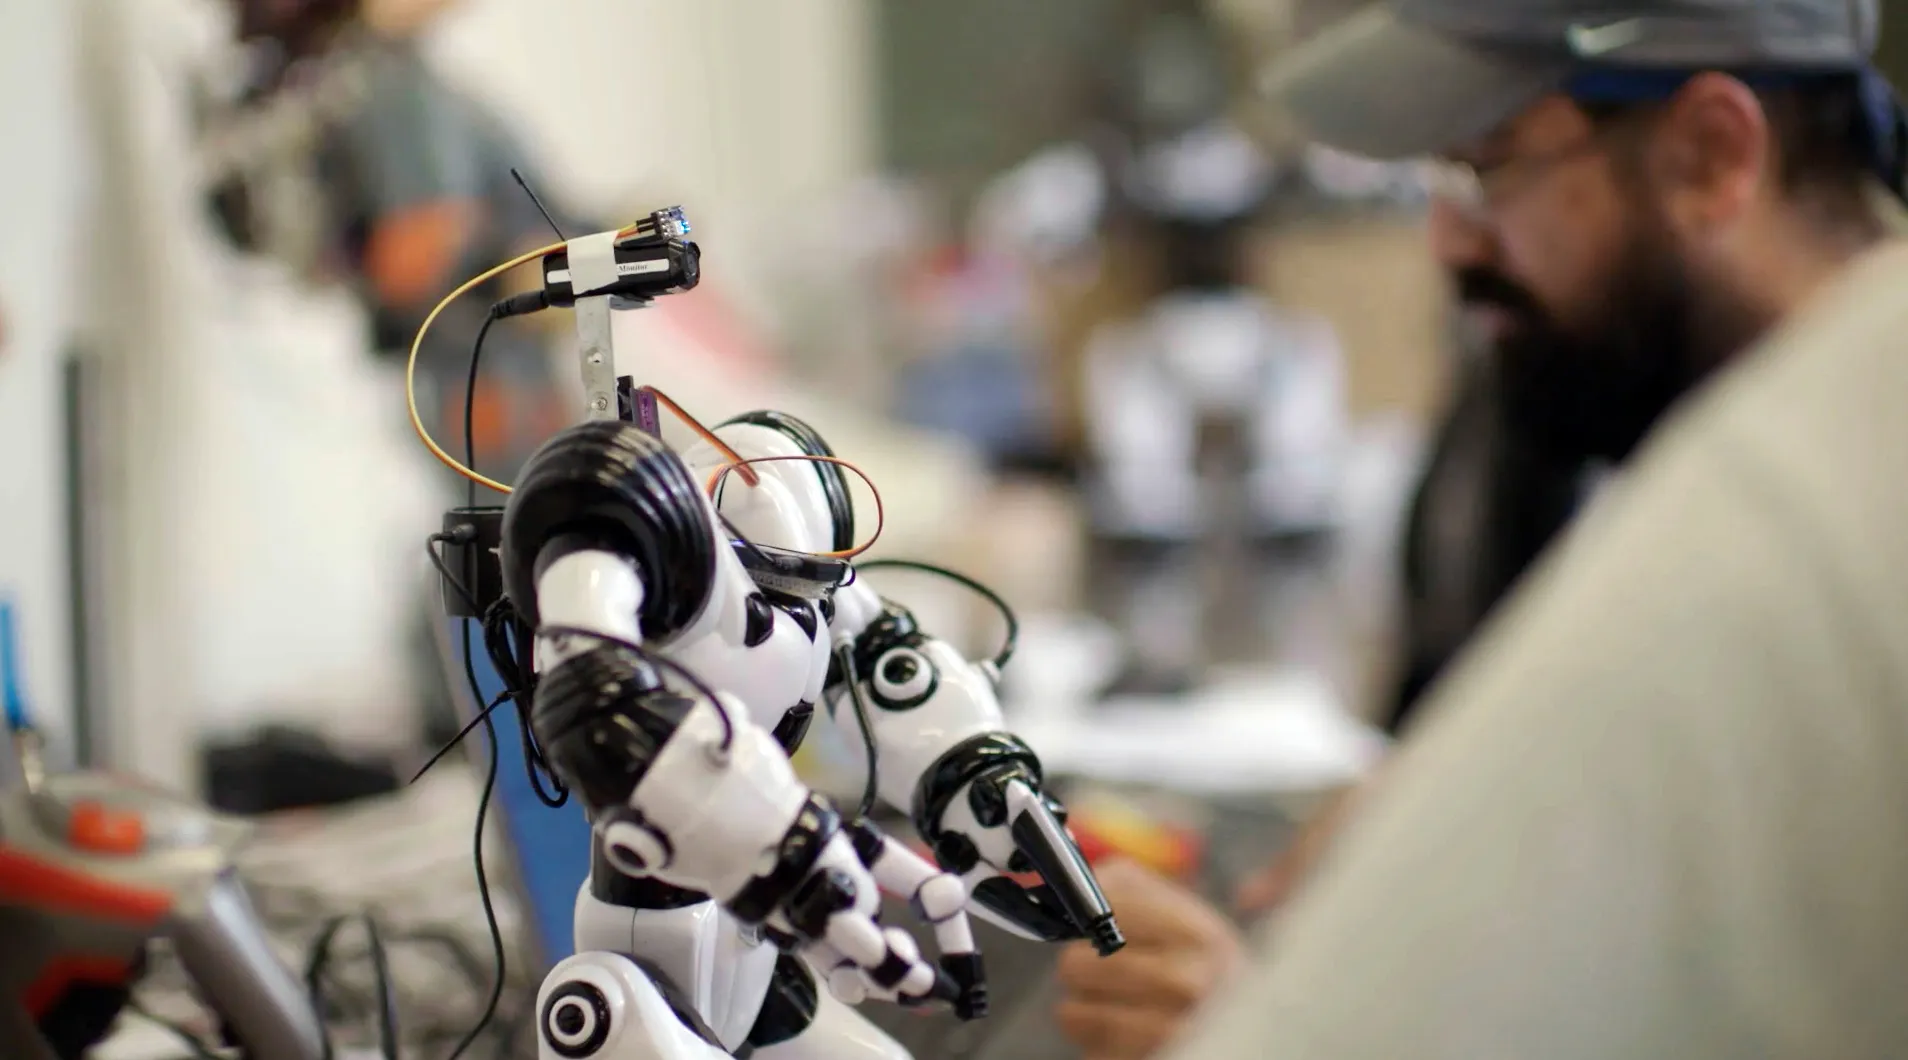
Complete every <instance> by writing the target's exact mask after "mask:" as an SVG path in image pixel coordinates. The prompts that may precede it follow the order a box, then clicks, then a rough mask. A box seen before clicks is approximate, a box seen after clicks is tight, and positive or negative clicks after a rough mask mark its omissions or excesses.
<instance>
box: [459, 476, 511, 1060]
mask: <svg viewBox="0 0 1908 1060" xmlns="http://www.w3.org/2000/svg"><path fill="white" fill-rule="evenodd" d="M473 488H474V487H473ZM462 625H463V627H464V676H465V677H466V678H467V679H468V680H469V681H470V690H471V695H472V696H473V700H472V702H474V703H482V702H483V691H482V688H481V687H480V686H479V685H478V682H477V664H476V662H475V661H473V660H472V658H471V643H470V620H469V619H465V620H464V621H463V622H462ZM503 696H504V694H503V693H499V695H498V697H497V700H496V702H494V703H491V704H490V705H489V706H487V707H484V708H481V709H480V711H479V714H480V716H481V717H482V719H483V724H484V735H485V736H486V737H488V738H489V740H490V764H489V767H488V768H487V769H486V770H485V773H484V790H483V794H481V795H480V796H478V799H477V826H476V828H475V829H474V830H473V831H472V838H471V849H472V853H471V860H472V861H473V862H474V863H475V864H476V866H477V897H478V898H479V899H481V900H482V901H483V903H484V924H485V926H487V927H488V928H489V929H490V950H491V958H492V964H493V965H494V966H495V967H496V969H497V977H496V979H495V980H493V981H492V982H491V984H490V997H489V999H488V1000H486V1001H485V1003H484V1012H483V1015H481V1016H479V1017H478V1018H477V1022H476V1024H475V1025H473V1026H472V1027H471V1028H470V1030H468V1031H466V1032H465V1033H464V1037H463V1038H462V1039H461V1040H459V1041H458V1043H457V1048H455V1049H453V1050H451V1055H450V1060H458V1058H459V1057H461V1056H463V1055H464V1052H465V1051H466V1050H468V1049H469V1048H470V1047H471V1044H472V1043H473V1042H475V1041H476V1040H477V1038H478V1037H479V1036H480V1035H482V1034H483V1033H484V1028H485V1027H487V1026H489V1025H490V1020H491V1017H493V1016H495V1015H496V1014H497V1003H498V1002H499V1001H501V1000H502V999H503V985H504V972H505V963H504V944H503V928H501V927H499V926H498V924H497V907H496V906H495V905H494V904H493V903H492V902H491V900H490V877H489V875H488V874H487V873H486V872H485V871H484V819H485V818H486V817H487V816H488V815H489V812H490V799H491V796H492V794H494V793H495V792H496V790H497V725H496V723H495V722H493V721H492V720H491V718H490V712H491V710H492V709H494V708H495V707H496V706H497V705H498V704H500V703H502V702H503Z"/></svg>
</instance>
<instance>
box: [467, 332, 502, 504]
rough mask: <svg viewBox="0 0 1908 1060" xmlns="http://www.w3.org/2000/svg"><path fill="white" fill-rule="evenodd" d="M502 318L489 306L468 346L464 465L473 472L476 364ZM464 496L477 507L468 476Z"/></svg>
mask: <svg viewBox="0 0 1908 1060" xmlns="http://www.w3.org/2000/svg"><path fill="white" fill-rule="evenodd" d="M501 319H502V314H501V313H500V311H499V309H498V307H497V306H491V307H490V312H488V313H485V314H484V325H483V327H480V328H478V329H477V341H476V342H474V343H472V344H471V347H470V378H469V379H467V380H466V381H465V383H464V466H465V467H467V468H469V469H470V470H471V471H472V472H473V473H474V472H476V470H477V465H476V463H475V461H476V459H477V432H476V426H475V424H476V420H477V366H478V365H479V364H482V363H483V359H484V339H486V338H488V337H489V336H490V325H492V324H495V323H496V322H497V321H499V320H501ZM464 496H465V500H466V502H467V506H468V507H471V508H475V507H477V483H476V482H474V481H472V480H471V479H469V478H466V479H465V480H464Z"/></svg>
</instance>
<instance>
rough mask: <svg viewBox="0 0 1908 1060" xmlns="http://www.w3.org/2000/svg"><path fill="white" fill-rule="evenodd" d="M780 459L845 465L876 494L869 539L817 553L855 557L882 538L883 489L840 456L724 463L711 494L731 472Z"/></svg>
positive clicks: (711, 484)
mask: <svg viewBox="0 0 1908 1060" xmlns="http://www.w3.org/2000/svg"><path fill="white" fill-rule="evenodd" d="M779 460H806V461H808V462H809V463H812V464H836V465H839V466H841V467H845V468H847V469H848V470H850V471H852V472H854V473H855V474H856V475H859V476H860V477H861V481H863V482H865V483H867V484H868V492H869V493H872V494H874V502H875V528H874V533H873V534H872V535H870V536H869V538H868V540H867V541H864V542H862V543H861V544H859V545H857V546H855V547H854V548H844V549H841V550H839V551H836V552H817V553H815V555H818V556H827V557H828V558H830V559H853V558H855V557H856V556H859V555H861V554H862V553H863V552H866V551H868V550H869V549H871V548H873V547H874V543H875V542H876V541H879V540H881V529H882V527H884V526H886V525H887V523H888V517H887V513H886V511H885V510H884V509H883V508H882V506H881V491H880V490H879V489H877V488H876V487H875V484H874V479H871V478H869V477H868V473H867V472H866V471H863V470H861V469H860V468H858V467H856V466H855V465H853V464H851V463H849V462H848V461H846V460H843V459H842V458H840V457H838V456H810V455H809V454H807V453H802V454H800V455H791V456H757V457H751V458H750V459H747V460H738V461H736V462H735V463H733V464H724V465H722V466H721V467H719V468H716V471H715V474H713V475H710V476H709V486H708V489H709V495H710V496H711V497H713V496H715V492H716V490H717V489H718V488H720V487H721V485H722V480H723V478H725V477H726V476H727V475H728V474H729V472H731V471H740V472H743V473H744V474H747V473H748V470H749V467H748V465H750V464H769V463H774V462H776V461H779Z"/></svg>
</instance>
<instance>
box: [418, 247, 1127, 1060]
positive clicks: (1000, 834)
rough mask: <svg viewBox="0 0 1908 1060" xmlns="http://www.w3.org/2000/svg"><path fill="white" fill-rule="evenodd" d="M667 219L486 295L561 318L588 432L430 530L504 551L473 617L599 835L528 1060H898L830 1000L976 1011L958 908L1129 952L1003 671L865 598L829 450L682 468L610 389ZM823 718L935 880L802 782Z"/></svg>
mask: <svg viewBox="0 0 1908 1060" xmlns="http://www.w3.org/2000/svg"><path fill="white" fill-rule="evenodd" d="M686 232H687V226H686V224H684V223H683V221H682V218H681V215H680V212H679V211H660V212H658V213H657V214H654V215H651V217H650V218H649V219H648V221H646V222H643V223H639V224H638V225H635V226H631V227H630V228H627V229H623V230H621V231H619V232H611V233H601V234H598V235H593V236H587V237H583V238H581V239H574V240H570V241H568V242H567V243H565V244H562V245H561V246H557V247H552V248H549V250H548V252H547V253H545V254H544V255H543V259H542V260H543V275H544V279H545V283H544V286H543V289H542V291H540V292H534V293H532V294H531V295H529V296H518V298H516V299H511V300H509V301H508V302H507V303H500V304H499V308H498V309H497V310H496V312H498V313H500V314H503V313H509V312H529V311H536V310H539V309H542V308H545V307H547V306H574V308H575V310H576V314H577V326H578V330H579V335H580V338H581V350H582V360H583V382H584V391H585V401H586V407H587V408H588V409H589V418H588V419H587V420H586V421H585V422H583V423H581V424H579V425H577V426H574V427H571V428H568V429H566V430H564V431H562V432H560V433H558V434H557V435H556V436H555V437H554V438H552V439H551V440H550V441H549V442H548V443H547V444H545V445H544V446H543V447H542V448H541V449H540V450H538V451H537V453H536V454H534V455H533V456H532V457H531V459H530V460H529V462H528V463H527V464H526V465H525V467H524V469H523V472H522V474H521V475H520V477H519V479H518V481H517V483H516V485H515V486H514V487H502V484H500V483H488V484H490V485H492V486H495V487H499V488H504V489H508V490H510V498H509V503H508V505H507V506H506V507H505V508H504V509H503V510H502V512H501V513H499V514H497V515H495V517H494V518H493V517H491V516H488V515H484V514H482V513H480V512H479V511H478V510H474V509H465V510H460V511H454V512H452V513H451V514H450V515H449V516H447V519H446V527H447V529H446V535H447V536H448V537H449V538H450V539H451V540H452V542H453V543H455V544H457V545H459V546H461V549H460V551H459V552H458V553H457V554H458V555H459V556H463V557H469V556H471V555H479V556H481V555H483V554H486V553H489V552H491V551H492V550H494V552H495V555H496V556H497V559H498V561H499V565H500V568H501V569H500V570H499V571H497V577H496V582H497V585H498V587H499V588H500V589H501V594H500V596H501V601H504V602H489V601H479V600H476V599H472V600H471V601H470V603H471V604H472V605H481V606H483V607H484V608H485V610H486V611H488V612H489V613H490V615H491V617H492V618H493V619H495V618H496V617H497V616H498V615H500V614H501V615H507V616H508V617H507V618H505V619H504V620H503V621H502V622H501V623H498V622H492V623H487V625H488V626H490V627H491V628H493V629H504V630H505V632H506V633H507V636H505V637H502V638H500V639H502V640H506V641H508V643H509V645H510V648H509V652H510V654H511V655H512V657H513V659H516V660H527V661H528V665H527V666H524V667H523V670H525V671H528V672H530V673H532V674H533V675H534V676H533V678H532V684H533V687H532V688H530V689H525V690H524V691H525V692H526V693H527V698H528V700H529V703H528V707H529V710H530V718H531V722H530V724H531V728H532V729H533V731H534V734H535V740H536V743H537V744H538V746H539V747H540V754H541V756H542V757H543V758H545V759H546V760H547V761H548V763H549V765H550V768H551V771H552V772H553V774H554V775H555V776H556V778H557V779H558V780H559V781H560V782H561V783H563V784H564V785H566V786H567V788H568V790H570V791H571V792H574V793H575V794H576V795H577V796H578V797H579V801H580V802H581V803H582V805H583V809H584V811H585V812H586V813H587V814H588V815H589V818H590V821H591V824H592V862H591V870H590V876H589V879H588V880H587V881H586V883H585V884H584V886H583V887H582V889H581V890H580V892H579V894H578V897H577V905H576V917H575V932H576V948H577V951H578V952H577V953H576V955H574V956H572V957H570V958H568V959H566V960H564V961H562V962H561V963H559V964H558V965H557V966H556V967H555V968H554V969H553V970H552V971H551V972H550V973H549V975H548V977H547V978H546V979H545V981H544V983H543V986H542V989H541V992H540V994H539V998H538V1006H537V1014H538V1020H539V1034H540V1042H541V1046H540V1049H541V1052H540V1055H541V1057H543V1058H544V1060H581V1058H603V1060H623V1058H633V1057H645V1058H647V1057H667V1058H671V1060H677V1058H689V1057H718V1056H725V1055H726V1056H741V1055H754V1056H757V1057H765V1058H776V1060H780V1058H807V1057H817V1058H819V1057H831V1058H833V1057H862V1056H866V1057H896V1058H899V1057H903V1056H905V1055H906V1054H905V1053H904V1052H903V1051H902V1050H901V1048H900V1047H899V1046H898V1045H897V1044H895V1043H894V1042H893V1041H892V1040H891V1039H889V1038H887V1036H886V1035H884V1034H882V1033H881V1032H880V1031H878V1030H876V1029H875V1028H874V1027H873V1026H872V1025H871V1024H869V1023H868V1022H867V1021H865V1020H864V1019H862V1018H861V1017H860V1016H859V1015H858V1014H857V1013H855V1012H854V1011H853V1010H852V1009H851V1008H850V1007H849V1006H850V1005H853V1004H856V1003H859V1002H861V1001H863V1000H866V999H870V998H873V999H882V1000H892V1001H896V1002H899V1003H902V1004H909V1005H918V1004H926V1003H944V1004H947V1005H950V1006H951V1007H952V1008H953V1009H954V1011H955V1012H956V1013H957V1014H958V1015H960V1016H961V1017H962V1018H970V1019H971V1018H976V1017H978V1016H980V1015H982V1014H983V1013H984V1011H985V1008H986V993H985V979H984V975H983V972H982V966H981V960H980V955H979V953H978V951H977V950H976V948H975V943H974V938H973V932H972V929H971V927H970V924H969V920H968V912H969V908H970V902H971V903H972V910H973V912H974V913H975V914H976V915H979V916H981V917H983V918H986V919H988V920H990V921H993V922H995V923H997V924H999V925H1001V926H1002V927H1004V928H1006V929H1008V930H1010V931H1013V932H1016V933H1018V934H1021V935H1024V936H1027V937H1031V938H1036V939H1052V940H1059V939H1072V938H1088V939H1091V940H1092V941H1093V943H1094V944H1095V945H1096V947H1097V948H1098V949H1099V950H1100V952H1102V953H1111V952H1113V951H1114V950H1116V949H1117V948H1118V947H1119V946H1120V945H1122V942H1123V940H1122V939H1121V937H1120V934H1119V930H1118V928H1117V927H1116V926H1115V924H1114V921H1113V915H1112V911H1111V910H1110V909H1109V908H1108V907H1107V904H1106V901H1105V899H1104V897H1103V896H1102V895H1101V894H1100V892H1099V889H1098V886H1097V884H1096V883H1095V881H1094V878H1093V875H1092V872H1091V870H1090V869H1089V868H1088V866H1087V864H1086V862H1085V860H1084V858H1082V857H1081V855H1080V852H1079V849H1078V847H1077V846H1076V845H1075V843H1074V841H1073V839H1072V837H1071V836H1070V835H1069V834H1068V832H1067V831H1066V829H1065V827H1064V824H1063V822H1064V819H1065V813H1064V810H1063V809H1062V808H1061V807H1060V805H1059V803H1058V802H1056V801H1055V800H1054V799H1053V798H1052V797H1051V796H1050V795H1048V794H1047V792H1046V790H1045V786H1044V781H1043V777H1042V771H1041V766H1040V762H1039V759H1038V758H1037V757H1036V756H1035V755H1034V753H1033V752H1032V751H1031V750H1030V749H1029V748H1028V747H1027V746H1026V745H1025V744H1023V743H1022V742H1021V741H1019V740H1017V739H1016V738H1014V737H1013V735H1012V734H1011V733H1009V732H1007V731H1006V729H1005V728H1004V725H1003V721H1002V717H1001V712H1000V708H999V705H998V703H997V701H996V698H995V681H996V680H997V678H998V672H997V670H996V668H995V667H994V666H993V665H992V664H991V663H988V662H979V663H977V662H973V661H970V660H968V659H966V658H964V657H963V656H962V655H961V654H960V653H959V652H958V651H957V650H956V649H954V648H953V647H952V646H951V645H950V644H948V643H947V642H946V641H944V640H941V639H939V638H936V637H934V636H933V635H932V634H930V633H928V632H926V631H924V630H922V629H921V628H920V627H919V625H918V624H917V623H916V622H915V620H914V618H913V616H912V615H911V614H910V613H909V612H908V611H907V610H906V609H905V608H903V607H901V606H899V605H897V604H894V603H891V602H889V601H886V600H883V599H882V598H881V597H880V596H879V595H877V594H876V593H875V592H874V591H873V589H872V588H870V587H869V586H868V585H867V584H866V583H865V582H862V581H859V580H856V578H855V568H854V565H853V563H852V562H850V560H849V557H850V556H852V554H853V551H854V550H853V549H852V545H853V538H854V534H855V517H854V510H853V506H852V503H851V500H850V494H849V492H848V485H847V479H846V478H845V476H844V475H843V473H842V466H841V464H840V463H839V462H838V461H836V460H835V458H834V457H833V454H832V453H831V452H830V451H829V448H828V445H827V443H826V442H825V441H824V440H823V439H822V438H821V436H820V435H819V434H817V433H816V432H815V431H814V430H813V429H812V428H810V427H809V426H808V425H806V424H804V423H802V422H801V421H799V420H797V419H795V418H794V417H791V416H788V415H786V414H783V413H778V412H772V411H763V412H754V413H749V414H746V415H742V416H738V417H735V418H733V419H731V420H729V421H727V422H725V423H723V424H721V425H719V426H717V427H715V428H714V429H713V430H710V431H707V432H706V434H705V436H704V439H703V441H701V442H700V443H698V444H696V445H694V446H692V447H690V448H688V449H686V450H685V451H681V452H678V451H677V450H676V449H674V448H672V447H671V446H670V445H669V444H667V443H665V442H664V441H663V440H662V437H661V433H660V430H659V425H658V423H657V421H656V418H655V410H654V405H653V400H654V397H655V396H656V395H654V392H652V391H648V390H647V389H638V388H635V387H634V386H633V383H632V381H631V380H630V378H629V377H621V378H619V377H617V376H616V375H615V357H614V351H613V343H612V329H611V312H612V309H613V308H626V307H631V306H638V305H642V304H646V303H647V301H649V300H650V299H653V298H655V297H657V296H660V295H665V294H669V293H673V292H676V291H680V290H686V289H688V288H689V287H692V286H694V284H695V283H696V282H697V279H698V277H699V275H700V265H699V262H700V252H699V250H698V249H697V247H696V245H695V244H694V243H692V242H689V241H687V240H686V239H685V238H684V236H685V235H686ZM413 421H414V426H419V427H420V434H422V433H423V432H422V430H421V425H420V424H419V423H418V421H417V419H416V417H415V413H414V417H413ZM426 441H427V443H429V439H428V436H426ZM429 444H430V445H431V447H432V449H433V450H434V451H436V452H437V454H438V455H439V456H440V458H442V459H445V460H446V461H447V462H450V463H452V464H453V465H454V466H455V465H456V462H455V461H454V460H452V459H451V458H450V457H448V456H446V455H445V454H444V453H443V452H442V450H438V449H437V448H436V446H435V443H429ZM466 470H467V469H466ZM472 478H473V480H474V481H476V480H480V478H481V477H480V476H475V475H474V473H472ZM478 595H482V594H481V593H480V594H478ZM474 609H475V607H474V606H473V607H472V610H474ZM820 704H826V708H825V709H827V710H828V711H829V712H830V714H831V715H836V714H838V713H839V714H842V715H844V716H843V717H842V718H841V720H842V721H843V722H844V723H846V722H847V717H846V715H847V714H848V711H849V710H852V713H853V717H854V718H855V724H857V725H858V726H859V727H860V729H861V734H862V736H863V738H864V740H865V742H866V746H867V747H868V750H869V759H870V767H871V769H870V795H871V796H874V797H878V799H879V800H880V801H882V802H885V803H886V804H888V805H889V806H891V807H894V808H896V809H899V810H901V811H903V812H905V813H906V814H907V815H908V817H909V819H910V820H911V821H912V823H913V825H914V827H915V828H916V830H917V831H918V832H919V833H920V836H921V838H922V839H923V840H925V841H926V843H927V844H928V846H929V847H930V848H931V850H932V852H933V856H934V859H935V862H938V864H936V863H934V862H930V861H928V860H927V859H926V858H924V857H922V856H921V855H919V854H917V853H915V852H914V851H913V850H912V849H911V848H909V847H908V846H906V845H904V844H902V843H900V842H898V841H897V840H895V839H893V838H890V837H888V836H886V835H884V834H883V833H882V832H881V830H880V829H878V828H877V827H876V826H875V825H874V824H873V823H871V822H870V821H869V820H868V819H867V817H866V813H867V811H868V809H869V806H870V804H872V802H873V801H874V798H869V799H864V806H863V807H862V809H861V812H860V813H859V814H854V815H845V814H843V813H842V812H841V811H838V810H837V809H836V808H835V807H834V806H832V805H831V804H830V802H829V801H828V800H827V799H825V798H823V797H822V796H820V795H818V794H816V793H815V792H813V791H811V790H809V789H808V788H807V787H806V786H805V785H804V784H802V783H801V782H800V781H799V780H798V779H797V777H796V775H795V773H794V771H793V769H792V768H791V766H790V764H789V755H790V754H791V753H792V752H793V751H794V750H795V749H796V748H797V747H799V746H800V744H801V742H802V739H803V737H804V736H805V735H806V733H807V731H808V728H809V725H810V723H811V722H812V720H813V718H814V712H815V710H816V707H817V706H818V705H820ZM1029 873H1031V874H1034V875H1037V876H1038V877H1039V879H1040V881H1041V882H1039V883H1037V884H1035V885H1031V886H1029V885H1026V884H1024V883H1022V882H1020V880H1019V879H1017V878H1016V877H1020V878H1024V877H1025V875H1026V874H1029ZM883 891H886V892H887V893H889V894H890V895H893V896H895V897H898V898H901V899H905V900H906V901H907V902H908V903H909V904H910V905H911V907H912V908H913V910H914V911H915V912H916V914H918V915H919V916H920V917H921V918H922V919H923V920H924V921H926V922H927V923H929V924H930V925H932V928H933V933H934V936H935V940H936V943H937V947H938V949H939V959H938V960H937V961H930V960H929V959H927V958H926V957H924V956H923V955H922V954H921V952H920V950H919V948H918V946H917V945H916V943H915V942H914V940H913V939H912V937H911V936H909V935H908V934H907V933H906V932H903V931H901V930H900V929H898V928H895V927H884V926H883V925H881V924H880V923H879V921H878V912H879V902H880V896H881V893H882V892H883Z"/></svg>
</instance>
